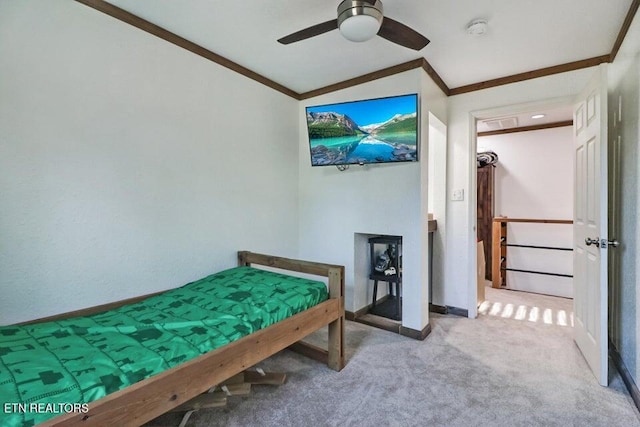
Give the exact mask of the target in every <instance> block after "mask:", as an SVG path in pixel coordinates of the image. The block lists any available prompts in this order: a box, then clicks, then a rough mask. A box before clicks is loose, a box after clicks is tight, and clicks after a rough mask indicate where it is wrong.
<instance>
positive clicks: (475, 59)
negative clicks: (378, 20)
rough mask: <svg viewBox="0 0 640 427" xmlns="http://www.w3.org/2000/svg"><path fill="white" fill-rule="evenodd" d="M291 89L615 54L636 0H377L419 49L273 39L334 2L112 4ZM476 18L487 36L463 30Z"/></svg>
mask: <svg viewBox="0 0 640 427" xmlns="http://www.w3.org/2000/svg"><path fill="white" fill-rule="evenodd" d="M108 1H109V3H112V4H114V5H116V6H118V7H121V8H123V9H125V10H127V11H129V12H131V13H133V14H135V15H137V16H139V17H141V18H144V19H146V20H148V21H151V22H153V23H154V24H156V25H159V26H161V27H163V28H165V29H167V30H169V31H171V32H174V33H176V34H178V35H180V36H182V37H184V38H186V39H188V40H190V41H192V42H194V43H197V44H199V45H201V46H203V47H205V48H207V49H209V50H211V51H213V52H215V53H217V54H219V55H222V56H224V57H226V58H227V59H230V60H232V61H234V62H237V63H238V64H240V65H242V66H244V67H246V68H249V69H250V70H252V71H255V72H257V73H259V74H261V75H263V76H265V77H267V78H269V79H271V80H273V81H275V82H277V83H280V84H282V85H284V86H286V87H288V88H290V89H292V90H294V91H296V92H300V93H301V92H306V91H310V90H313V89H318V88H320V87H324V86H327V85H330V84H333V83H337V82H341V81H344V80H347V79H350V78H353V77H358V76H361V75H363V74H367V73H370V72H373V71H377V70H380V69H383V68H386V67H390V66H393V65H397V64H400V63H403V62H407V61H410V60H413V59H417V58H421V57H424V58H426V59H427V61H428V62H429V63H430V64H431V65H432V66H433V68H434V69H435V70H436V71H437V72H438V74H439V75H440V76H441V77H442V79H443V80H444V82H445V83H446V84H447V86H448V87H449V88H455V87H459V86H463V85H467V84H472V83H477V82H481V81H486V80H491V79H494V78H498V77H503V76H508V75H513V74H517V73H522V72H526V71H531V70H535V69H539V68H544V67H549V66H553V65H558V64H564V63H568V62H573V61H578V60H582V59H587V58H592V57H596V56H601V55H606V54H609V53H610V52H611V49H612V47H613V45H614V43H615V40H616V37H617V35H618V32H619V31H620V28H621V27H622V23H623V21H624V18H625V16H626V14H627V12H628V10H629V7H630V5H631V3H632V1H633V0H517V1H514V0H382V1H383V3H384V13H385V15H386V16H388V17H390V18H393V19H395V20H397V21H400V22H402V23H403V24H406V25H408V26H410V27H412V28H413V29H415V30H416V31H418V32H420V33H421V34H423V35H424V36H426V37H427V38H428V39H430V40H431V43H430V44H429V45H427V46H426V47H425V48H424V49H422V50H421V51H419V52H416V51H413V50H410V49H407V48H404V47H402V46H398V45H395V44H393V43H391V42H389V41H387V40H384V39H382V38H381V37H375V38H374V39H373V40H370V41H367V42H364V43H354V42H349V41H347V40H345V39H344V38H343V37H342V36H341V35H340V33H339V32H338V31H332V32H330V33H326V34H323V35H320V36H317V37H314V38H311V39H308V40H304V41H301V42H298V43H294V44H291V45H286V46H285V45H281V44H279V43H277V41H276V40H277V39H278V38H280V37H282V36H285V35H287V34H289V33H292V32H295V31H298V30H301V29H303V28H306V27H308V26H311V25H314V24H318V23H320V22H324V21H327V20H330V19H333V18H335V17H336V7H337V5H338V3H339V2H340V0H322V1H318V0H270V1H266V0H244V1H238V0H188V1H175V0H135V1H132V0H108ZM476 18H484V19H486V20H488V22H489V31H488V33H487V34H486V35H484V36H480V37H475V36H470V35H467V34H466V32H465V27H466V25H467V24H468V23H469V22H470V21H472V20H473V19H476Z"/></svg>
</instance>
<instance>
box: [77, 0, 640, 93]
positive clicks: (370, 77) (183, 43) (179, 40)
mask: <svg viewBox="0 0 640 427" xmlns="http://www.w3.org/2000/svg"><path fill="white" fill-rule="evenodd" d="M75 1H76V2H78V3H81V4H84V5H86V6H89V7H91V8H93V9H95V10H98V11H100V12H102V13H104V14H106V15H109V16H111V17H113V18H115V19H118V20H120V21H122V22H125V23H127V24H129V25H132V26H134V27H136V28H139V29H141V30H142V31H145V32H147V33H149V34H152V35H154V36H156V37H159V38H161V39H163V40H166V41H168V42H169V43H172V44H174V45H176V46H179V47H181V48H183V49H186V50H188V51H190V52H192V53H194V54H196V55H199V56H201V57H203V58H205V59H208V60H210V61H212V62H215V63H216V64H218V65H221V66H223V67H225V68H228V69H230V70H232V71H235V72H237V73H239V74H241V75H243V76H245V77H247V78H250V79H252V80H254V81H256V82H258V83H261V84H263V85H265V86H267V87H270V88H271V89H273V90H276V91H278V92H280V93H283V94H285V95H287V96H290V97H291V98H294V99H297V100H304V99H308V98H313V97H316V96H320V95H324V94H327V93H331V92H335V91H338V90H342V89H346V88H349V87H352V86H357V85H361V84H364V83H367V82H371V81H374V80H377V79H381V78H383V77H389V76H392V75H394V74H399V73H403V72H405V71H409V70H413V69H416V68H422V69H423V70H424V72H425V73H427V75H428V76H429V77H431V79H432V80H433V81H434V82H435V84H436V85H437V86H438V87H439V88H440V90H442V92H443V93H444V94H445V95H447V96H455V95H461V94H464V93H470V92H475V91H478V90H483V89H488V88H492V87H496V86H502V85H507V84H511V83H517V82H522V81H525V80H531V79H536V78H539V77H545V76H550V75H553V74H559V73H566V72H568V71H575V70H580V69H583V68H589V67H593V66H596V65H599V64H602V63H606V62H613V60H614V59H615V57H616V55H617V53H618V51H619V49H620V46H621V45H622V42H623V41H624V38H625V36H626V35H627V32H628V31H629V27H630V26H631V23H632V21H633V18H634V17H635V15H636V13H637V11H638V8H639V7H640V0H633V2H632V3H631V7H630V8H629V11H628V13H627V15H626V18H625V20H624V22H623V24H622V28H621V29H620V31H619V33H618V37H617V39H616V42H615V43H614V45H613V48H612V50H611V52H610V53H608V54H606V55H601V56H596V57H593V58H588V59H583V60H580V61H574V62H568V63H566V64H560V65H554V66H551V67H546V68H540V69H537V70H533V71H527V72H524V73H519V74H513V75H510V76H504V77H500V78H496V79H492V80H487V81H484V82H478V83H473V84H469V85H465V86H460V87H457V88H453V89H450V88H449V87H448V86H447V84H446V83H445V82H444V80H443V79H442V78H441V77H440V75H439V74H438V73H437V72H436V70H435V69H434V68H433V67H432V66H431V64H429V62H428V61H427V59H426V58H424V57H423V58H418V59H414V60H411V61H408V62H404V63H402V64H398V65H394V66H391V67H387V68H384V69H381V70H378V71H374V72H371V73H367V74H364V75H362V76H359V77H354V78H351V79H348V80H344V81H342V82H338V83H334V84H331V85H328V86H324V87H321V88H318V89H315V90H311V91H308V92H303V93H298V92H296V91H294V90H292V89H289V88H288V87H286V86H283V85H281V84H279V83H276V82H274V81H273V80H270V79H268V78H267V77H264V76H262V75H260V74H258V73H256V72H255V71H252V70H250V69H248V68H246V67H243V66H242V65H240V64H238V63H236V62H233V61H231V60H229V59H227V58H225V57H223V56H221V55H218V54H217V53H215V52H212V51H210V50H208V49H205V48H204V47H202V46H200V45H197V44H195V43H193V42H191V41H189V40H187V39H185V38H183V37H180V36H178V35H177V34H174V33H172V32H171V31H168V30H166V29H164V28H162V27H160V26H158V25H155V24H153V23H151V22H149V21H147V20H145V19H142V18H140V17H138V16H136V15H134V14H132V13H130V12H127V11H126V10H124V9H121V8H119V7H117V6H114V5H112V4H111V3H108V2H106V1H104V0H75Z"/></svg>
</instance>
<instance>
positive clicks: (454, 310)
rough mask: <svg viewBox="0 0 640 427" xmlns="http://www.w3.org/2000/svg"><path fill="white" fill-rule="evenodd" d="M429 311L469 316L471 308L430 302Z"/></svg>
mask: <svg viewBox="0 0 640 427" xmlns="http://www.w3.org/2000/svg"><path fill="white" fill-rule="evenodd" d="M429 311H430V312H432V313H438V314H451V315H454V316H460V317H469V310H467V309H464V308H458V307H452V306H450V305H436V304H431V303H430V304H429Z"/></svg>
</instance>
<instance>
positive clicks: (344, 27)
mask: <svg viewBox="0 0 640 427" xmlns="http://www.w3.org/2000/svg"><path fill="white" fill-rule="evenodd" d="M379 29H380V23H379V22H378V20H377V19H376V18H374V17H373V16H368V15H355V16H352V17H350V18H349V19H345V20H344V21H343V22H342V24H341V25H340V33H341V34H342V36H343V37H344V38H345V39H347V40H351V41H352V42H364V41H367V40H370V39H372V38H373V37H374V36H375V35H376V34H378V30H379Z"/></svg>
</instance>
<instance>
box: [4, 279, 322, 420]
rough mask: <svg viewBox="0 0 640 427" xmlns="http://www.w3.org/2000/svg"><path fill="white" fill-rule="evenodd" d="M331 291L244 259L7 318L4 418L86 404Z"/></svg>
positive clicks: (43, 416) (38, 416)
mask: <svg viewBox="0 0 640 427" xmlns="http://www.w3.org/2000/svg"><path fill="white" fill-rule="evenodd" d="M327 297H328V295H327V290H326V287H325V285H324V284H323V283H321V282H317V281H313V280H307V279H301V278H297V277H291V276H286V275H283V274H278V273H273V272H268V271H264V270H259V269H255V268H251V267H237V268H232V269H229V270H225V271H222V272H220V273H217V274H213V275H211V276H208V277H205V278H204V279H201V280H198V281H196V282H193V283H189V284H187V285H185V286H183V287H181V288H178V289H174V290H171V291H168V292H165V293H162V294H160V295H157V296H154V297H151V298H148V299H146V300H144V301H141V302H138V303H135V304H129V305H126V306H123V307H120V308H118V309H115V310H111V311H107V312H104V313H99V314H94V315H91V316H84V317H74V318H70V319H65V320H59V321H53V322H44V323H37V324H32V325H23V326H4V327H0V405H2V406H1V407H0V425H2V426H31V425H34V424H37V423H39V422H43V421H45V420H47V419H49V418H52V417H54V416H56V415H58V414H60V413H63V412H65V411H70V410H74V411H76V412H77V411H82V410H83V407H81V406H80V405H79V404H83V403H88V402H91V401H94V400H97V399H100V398H101V397H103V396H105V395H107V394H109V393H112V392H114V391H117V390H120V389H122V388H124V387H127V386H128V385H131V384H133V383H135V382H138V381H140V380H143V379H145V378H148V377H150V376H152V375H155V374H158V373H160V372H162V371H164V370H166V369H168V368H171V367H174V366H176V365H178V364H180V363H182V362H185V361H187V360H189V359H193V358H195V357H197V356H199V355H201V354H204V353H206V352H208V351H210V350H213V349H216V348H218V347H221V346H223V345H225V344H227V343H230V342H232V341H235V340H237V339H239V338H242V337H244V336H245V335H249V334H251V333H253V332H255V331H257V330H259V329H262V328H265V327H267V326H269V325H272V324H274V323H276V322H278V321H280V320H283V319H285V318H287V317H289V316H292V315H293V314H296V313H299V312H301V311H304V310H306V309H308V308H310V307H312V306H314V305H316V304H318V303H320V302H322V301H324V300H326V299H327ZM73 404H78V405H76V406H75V408H74V407H73ZM84 409H85V410H86V406H85V407H84Z"/></svg>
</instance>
